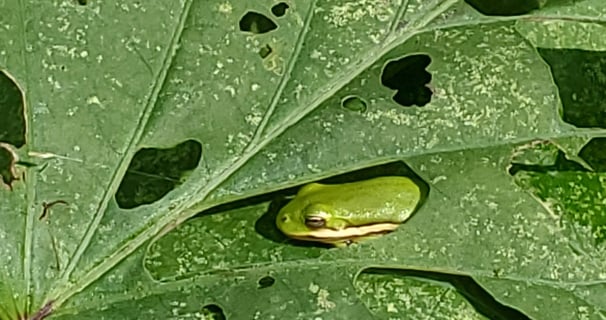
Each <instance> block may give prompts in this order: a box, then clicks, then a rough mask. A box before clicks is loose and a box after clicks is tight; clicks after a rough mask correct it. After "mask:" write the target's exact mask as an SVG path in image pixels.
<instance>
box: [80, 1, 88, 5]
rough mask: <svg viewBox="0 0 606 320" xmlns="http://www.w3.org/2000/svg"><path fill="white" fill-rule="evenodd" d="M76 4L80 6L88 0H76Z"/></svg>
mask: <svg viewBox="0 0 606 320" xmlns="http://www.w3.org/2000/svg"><path fill="white" fill-rule="evenodd" d="M78 4H79V5H81V6H85V5H87V4H88V0H78Z"/></svg>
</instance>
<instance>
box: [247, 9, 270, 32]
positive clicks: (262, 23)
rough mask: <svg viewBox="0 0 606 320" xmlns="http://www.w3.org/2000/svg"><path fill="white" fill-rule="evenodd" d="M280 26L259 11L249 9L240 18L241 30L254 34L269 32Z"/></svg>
mask: <svg viewBox="0 0 606 320" xmlns="http://www.w3.org/2000/svg"><path fill="white" fill-rule="evenodd" d="M276 28H278V25H277V24H276V23H275V22H273V20H271V19H270V18H268V17H266V16H265V15H263V14H260V13H258V12H254V11H249V12H247V13H246V14H245V15H244V16H243V17H242V19H240V30H241V31H245V32H251V33H254V34H261V33H267V32H270V31H272V30H275V29H276Z"/></svg>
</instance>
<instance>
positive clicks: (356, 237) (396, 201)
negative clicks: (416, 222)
mask: <svg viewBox="0 0 606 320" xmlns="http://www.w3.org/2000/svg"><path fill="white" fill-rule="evenodd" d="M420 200H421V190H420V188H419V186H418V185H417V184H416V183H415V182H414V181H413V180H411V179H410V178H408V177H405V176H382V177H375V178H371V179H368V180H360V181H354V182H347V183H341V184H322V183H316V182H314V183H310V184H307V185H305V186H303V187H302V188H301V189H299V191H298V192H297V194H296V195H295V197H294V198H293V199H292V200H291V201H290V202H288V203H287V204H286V205H285V206H284V207H282V209H280V211H279V212H278V214H277V216H276V225H277V227H278V229H279V230H280V231H281V232H282V233H283V234H284V235H286V236H287V237H289V238H291V239H295V240H301V241H313V242H316V243H324V244H328V245H332V246H335V247H344V246H349V245H351V244H353V243H358V242H361V241H366V240H369V239H374V238H378V237H380V236H382V235H384V234H387V233H390V232H392V231H394V230H395V229H396V228H398V226H399V225H400V224H402V223H403V222H405V221H406V220H408V219H409V218H410V217H411V216H412V214H413V213H414V212H415V210H416V209H417V207H418V206H419V203H420Z"/></svg>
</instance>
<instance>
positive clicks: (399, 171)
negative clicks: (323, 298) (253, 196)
mask: <svg viewBox="0 0 606 320" xmlns="http://www.w3.org/2000/svg"><path fill="white" fill-rule="evenodd" d="M379 177H407V178H409V179H410V180H412V181H413V183H414V184H416V185H417V186H418V187H419V189H420V199H419V201H418V203H417V204H416V207H415V208H414V209H413V212H412V214H411V216H410V217H409V218H408V219H412V218H414V216H415V215H416V214H417V213H418V212H419V211H420V209H421V207H422V206H423V204H424V203H425V201H426V200H427V197H428V196H429V191H430V188H429V185H428V184H427V183H426V182H425V181H424V180H423V179H422V178H421V177H419V176H418V175H417V174H416V173H415V172H414V171H413V170H412V169H411V168H410V167H408V166H407V165H406V163H404V162H401V161H398V162H392V163H387V164H384V165H380V166H374V167H369V168H365V169H361V170H356V171H352V172H348V173H345V174H340V175H336V176H332V177H328V178H326V179H322V180H319V181H313V182H315V183H321V184H343V183H350V182H362V181H365V180H370V179H373V178H379ZM305 185H307V183H306V184H305ZM305 185H300V186H297V187H293V188H289V189H288V190H283V191H282V194H283V195H295V194H296V193H297V192H298V191H300V189H301V188H304V187H305ZM366 189H367V188H363V189H362V190H366ZM366 196H367V197H368V194H366ZM371 198H373V199H374V198H376V197H374V196H373V197H368V201H372V200H370V199H371ZM290 200H292V199H289V201H290ZM289 201H284V202H282V203H281V205H280V206H278V207H276V208H275V211H274V212H275V214H276V215H275V216H274V217H273V220H272V223H274V224H276V218H277V215H278V212H279V211H280V209H282V207H284V206H285V205H287V204H288V202H289ZM360 201H362V202H364V201H363V200H360ZM368 201H367V202H368ZM319 207H320V208H321V207H323V205H319ZM308 208H309V207H308ZM318 211H319V210H318ZM260 229H261V228H257V230H260ZM259 233H260V234H262V235H264V234H263V233H262V231H259ZM379 233H380V234H385V233H388V232H379ZM283 236H284V237H286V236H285V235H283ZM377 236H378V234H377ZM352 239H353V241H354V242H355V241H356V240H358V239H356V237H352V238H351V239H349V240H352ZM286 240H287V241H288V243H289V244H292V245H295V246H302V247H310V246H313V247H322V248H330V247H331V246H332V245H330V244H323V243H321V242H320V241H305V240H294V239H286ZM341 240H342V241H344V240H347V239H341ZM342 241H339V242H342ZM282 242H284V241H282ZM335 242H337V241H335Z"/></svg>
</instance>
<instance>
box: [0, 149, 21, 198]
mask: <svg viewBox="0 0 606 320" xmlns="http://www.w3.org/2000/svg"><path fill="white" fill-rule="evenodd" d="M17 160H18V159H17V154H15V153H14V152H13V151H12V149H11V147H10V146H9V145H8V144H5V143H1V142H0V178H1V181H0V182H2V183H0V185H3V186H6V187H8V189H9V190H13V182H14V181H15V180H19V179H18V178H17V170H16V168H15V163H16V162H17Z"/></svg>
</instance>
